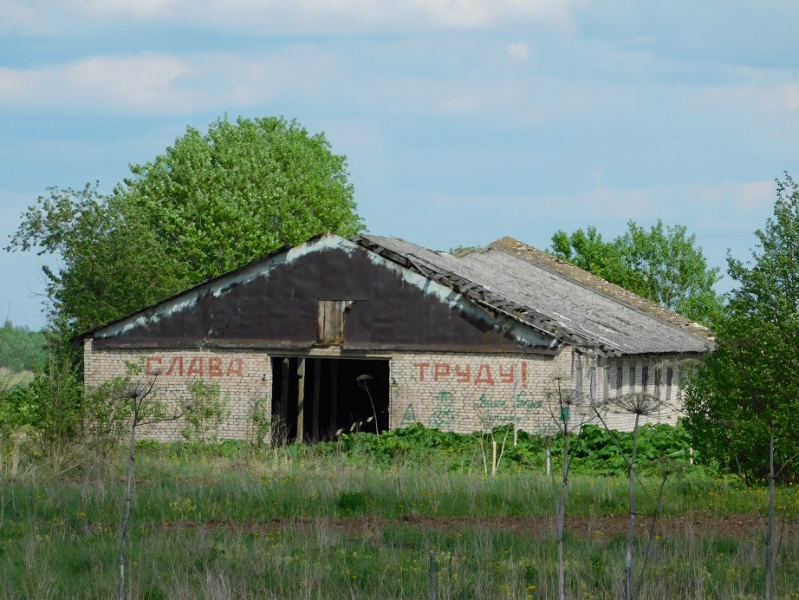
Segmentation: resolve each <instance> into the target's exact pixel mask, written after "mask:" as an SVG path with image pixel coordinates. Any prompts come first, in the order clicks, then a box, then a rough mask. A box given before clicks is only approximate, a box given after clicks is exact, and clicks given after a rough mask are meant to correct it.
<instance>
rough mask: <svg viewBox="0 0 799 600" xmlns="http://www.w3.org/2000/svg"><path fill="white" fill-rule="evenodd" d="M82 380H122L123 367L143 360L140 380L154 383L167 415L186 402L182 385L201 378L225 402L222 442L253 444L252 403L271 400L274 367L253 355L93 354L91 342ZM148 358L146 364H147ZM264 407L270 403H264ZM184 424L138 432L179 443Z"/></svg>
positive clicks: (95, 382)
mask: <svg viewBox="0 0 799 600" xmlns="http://www.w3.org/2000/svg"><path fill="white" fill-rule="evenodd" d="M83 352H84V378H85V382H86V385H87V386H90V387H94V386H98V385H100V384H101V383H102V382H103V381H106V380H108V379H112V378H113V377H124V376H125V375H126V374H127V372H128V369H127V364H126V363H127V362H134V363H135V362H138V361H140V360H143V361H144V365H145V368H146V369H148V370H149V372H150V375H147V374H146V373H145V374H143V375H142V378H148V379H149V378H150V377H152V376H153V375H154V374H155V373H159V374H158V376H157V379H156V392H157V397H158V398H159V399H160V400H162V401H164V402H165V403H166V404H167V406H169V407H170V409H171V410H177V409H179V407H180V406H182V405H183V400H185V399H186V398H187V397H188V391H187V389H186V384H187V383H189V382H190V381H191V380H197V379H202V380H203V381H205V382H206V383H217V384H219V391H220V394H221V396H222V397H227V398H228V409H229V411H230V413H229V415H228V418H227V419H226V421H225V422H224V423H223V424H222V426H221V427H220V428H219V431H218V432H217V433H218V436H219V438H220V439H252V437H253V435H254V428H253V419H252V416H253V403H254V401H255V400H256V399H257V398H263V397H268V396H271V388H272V367H271V364H270V358H269V355H268V354H266V353H265V352H257V351H252V352H250V351H242V350H236V351H213V352H211V351H183V350H147V349H137V350H95V351H93V350H92V348H91V340H86V341H85V343H84V349H83ZM148 359H149V360H148ZM267 406H269V404H268V403H267ZM184 427H185V422H183V419H180V420H178V421H173V422H168V423H158V424H154V425H151V426H145V427H142V430H141V437H142V438H144V439H154V440H158V441H173V440H178V439H181V431H182V430H183V428H184Z"/></svg>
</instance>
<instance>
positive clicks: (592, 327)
mask: <svg viewBox="0 0 799 600" xmlns="http://www.w3.org/2000/svg"><path fill="white" fill-rule="evenodd" d="M354 241H356V242H357V243H359V244H361V245H363V246H365V247H367V248H368V249H370V250H371V251H373V252H377V253H380V254H381V256H384V257H387V258H389V259H393V260H395V261H398V262H400V264H403V266H406V267H407V268H412V269H414V270H416V271H418V272H421V273H422V274H424V275H426V276H427V277H429V278H431V279H434V280H436V281H439V282H442V283H445V284H447V285H449V286H450V287H453V288H454V289H455V290H456V291H459V292H460V293H463V294H464V295H466V296H467V297H469V298H470V299H472V300H473V301H474V302H476V303H478V304H482V305H483V306H484V307H486V308H489V309H491V308H493V309H495V310H497V311H500V312H504V313H506V314H509V315H511V316H513V317H515V318H517V319H519V320H522V321H523V322H526V323H528V324H530V325H532V326H534V327H537V328H538V329H540V330H541V331H544V332H546V333H548V334H550V335H553V336H554V337H556V338H557V339H559V340H561V341H562V342H565V343H569V344H571V345H574V346H577V347H579V348H582V349H585V350H588V351H596V352H599V353H601V354H608V355H623V354H657V353H702V352H705V351H707V350H708V349H709V348H710V347H712V344H713V342H712V337H711V335H710V332H709V331H708V330H707V329H706V328H703V327H702V326H700V325H698V324H694V323H691V322H690V321H689V320H687V319H685V318H684V317H681V316H679V315H676V314H675V313H673V312H671V311H669V310H667V309H664V308H662V307H657V306H656V305H653V304H652V303H650V302H647V301H646V300H644V299H643V298H640V297H639V296H636V295H635V294H632V293H630V292H627V291H626V290H622V289H621V288H618V286H613V285H612V284H610V283H608V282H606V281H604V280H603V279H601V278H599V277H596V276H593V275H591V274H590V273H587V272H585V271H583V270H582V269H579V268H578V267H575V266H574V265H571V264H569V263H565V264H564V261H560V262H556V261H557V259H554V257H550V256H549V255H546V254H545V253H543V252H541V251H539V250H536V249H535V248H531V247H530V246H526V245H525V244H522V243H521V242H518V241H516V240H513V239H512V238H503V239H501V240H498V241H497V242H495V243H494V244H491V245H489V246H488V247H487V248H485V249H483V250H479V251H475V252H469V253H467V254H465V255H462V256H461V257H459V258H456V257H455V256H452V255H450V254H448V253H445V252H434V251H431V250H427V249H425V248H422V247H421V246H417V245H415V244H411V243H409V242H406V241H405V240H401V239H399V238H386V237H378V236H372V235H365V236H361V237H359V238H355V240H354Z"/></svg>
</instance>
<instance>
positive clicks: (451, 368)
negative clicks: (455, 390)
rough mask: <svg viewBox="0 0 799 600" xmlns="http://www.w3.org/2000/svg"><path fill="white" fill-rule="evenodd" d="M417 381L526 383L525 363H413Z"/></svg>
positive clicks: (488, 383) (481, 383)
mask: <svg viewBox="0 0 799 600" xmlns="http://www.w3.org/2000/svg"><path fill="white" fill-rule="evenodd" d="M413 367H414V369H416V375H417V376H418V379H419V381H434V382H436V381H444V382H446V381H451V382H455V383H471V384H474V385H489V386H493V385H497V384H509V383H510V384H521V385H522V386H526V385H527V363H526V362H522V363H521V364H519V365H516V364H508V365H493V366H492V365H489V364H485V363H484V364H481V365H477V366H475V365H468V364H467V365H463V364H458V363H443V362H442V363H429V362H419V363H413Z"/></svg>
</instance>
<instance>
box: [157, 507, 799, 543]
mask: <svg viewBox="0 0 799 600" xmlns="http://www.w3.org/2000/svg"><path fill="white" fill-rule="evenodd" d="M418 523H420V524H421V525H423V526H424V527H426V528H431V529H435V530H438V531H441V532H444V533H449V534H458V533H462V532H464V531H467V530H479V529H484V530H490V531H505V532H508V533H518V534H521V535H525V536H531V537H540V538H546V537H553V536H554V535H555V519H554V517H528V516H493V517H479V518H473V517H432V518H431V517H419V518H418ZM416 524H417V519H416V517H413V516H411V515H407V516H405V517H402V518H400V519H379V518H374V517H351V518H341V519H331V518H304V517H298V518H296V519H272V520H269V521H264V522H255V521H236V522H233V521H219V520H214V521H210V522H207V523H195V522H193V521H179V522H177V523H171V524H169V525H168V527H188V528H194V527H202V528H210V529H227V530H231V531H233V530H235V531H239V532H241V531H245V532H259V533H271V532H276V531H285V530H287V529H289V530H290V529H303V528H317V527H325V528H332V529H334V530H337V531H338V532H339V533H341V534H342V535H344V536H368V535H370V534H372V535H378V534H380V533H381V532H382V530H383V528H385V527H387V526H402V525H408V526H415V525H416ZM651 526H652V519H651V517H645V516H639V517H638V518H637V520H636V534H637V535H648V534H649V530H650V527H651ZM566 529H567V531H568V532H569V533H570V534H571V535H575V536H579V537H582V538H594V539H607V540H609V539H612V538H614V537H616V536H619V535H622V536H623V535H626V533H627V516H626V515H603V516H596V517H582V516H574V515H571V516H567V517H566ZM764 532H765V517H764V519H763V521H762V522H761V519H760V517H758V516H757V515H756V514H733V515H727V516H723V517H720V516H717V515H714V514H712V513H709V512H708V513H705V512H692V513H687V514H685V515H681V516H665V517H662V518H661V519H659V520H658V522H657V525H656V529H655V533H656V535H659V536H664V537H666V536H684V535H686V534H689V535H693V536H713V537H722V538H735V539H745V538H754V537H757V536H761V535H763V534H764ZM774 532H775V535H778V536H781V537H784V538H794V537H795V536H796V535H797V534H799V522H797V521H795V520H790V519H786V520H782V519H781V518H776V519H775V525H774Z"/></svg>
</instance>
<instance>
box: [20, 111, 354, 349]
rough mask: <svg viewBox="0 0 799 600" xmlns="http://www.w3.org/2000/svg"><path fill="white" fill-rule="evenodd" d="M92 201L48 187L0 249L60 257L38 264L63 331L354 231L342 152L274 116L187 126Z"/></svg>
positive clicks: (88, 190)
mask: <svg viewBox="0 0 799 600" xmlns="http://www.w3.org/2000/svg"><path fill="white" fill-rule="evenodd" d="M131 173H132V176H131V177H130V178H128V179H125V180H124V182H122V183H120V184H119V185H117V186H116V188H115V189H114V191H113V193H112V194H110V195H104V194H101V193H99V192H98V189H97V186H96V185H95V186H91V185H86V187H85V188H83V189H80V190H75V189H71V188H67V189H59V188H57V187H54V188H50V189H49V190H48V192H49V195H48V196H44V197H39V199H38V201H37V203H36V205H34V206H31V207H30V208H28V210H27V212H26V213H24V214H23V216H22V223H21V224H20V226H19V228H18V230H17V232H16V234H15V235H14V236H13V237H12V239H11V243H10V245H9V246H8V248H6V250H9V251H13V250H29V249H31V248H34V247H39V248H40V254H43V253H49V254H55V255H57V256H59V257H60V268H59V270H58V272H54V271H51V270H49V269H47V268H45V274H46V276H47V279H48V288H47V294H48V296H49V299H50V301H51V310H52V314H51V317H52V318H53V320H54V323H55V324H56V325H57V326H59V327H60V328H61V329H62V330H64V331H65V332H67V333H75V332H78V331H82V330H85V329H89V328H91V327H95V326H97V325H100V324H102V323H105V322H107V321H109V320H111V319H114V318H117V317H119V316H121V315H124V314H127V313H129V312H131V311H134V310H137V309H139V308H141V307H142V306H146V305H147V304H150V303H152V302H155V301H157V300H159V299H161V298H163V297H166V296H169V295H170V294H174V293H176V292H178V291H180V290H181V289H183V288H185V287H186V286H188V285H192V284H195V283H199V282H200V281H203V280H205V279H208V278H210V277H214V276H217V275H220V274H222V273H224V272H226V271H228V270H230V269H232V268H235V267H237V266H240V265H241V264H243V263H246V262H248V261H250V260H253V259H255V258H257V257H259V256H262V255H263V254H266V253H268V252H270V251H272V250H275V249H277V248H279V247H281V246H283V245H286V244H297V243H300V242H303V241H305V240H306V239H308V238H310V237H312V236H313V235H316V234H319V233H324V232H327V231H334V232H337V233H339V234H341V235H344V236H349V235H354V234H356V233H358V232H360V231H362V230H363V222H362V221H361V219H360V217H358V215H357V213H356V212H355V209H356V205H355V201H354V199H353V186H352V184H350V183H349V182H348V180H347V177H348V175H349V174H348V172H347V163H346V159H345V157H344V156H340V155H336V154H334V153H333V152H332V150H331V147H330V144H329V142H328V141H327V140H326V139H325V137H324V135H323V134H321V133H320V134H316V135H310V134H309V133H308V132H307V131H306V130H305V129H304V128H303V127H301V126H300V125H299V124H298V123H296V122H295V121H290V122H289V121H286V120H285V119H282V118H275V117H269V118H261V119H253V120H250V119H242V118H239V119H238V120H237V121H236V122H235V123H234V122H231V121H229V120H228V119H227V118H223V119H219V120H217V121H215V122H214V123H212V124H211V125H210V127H209V130H208V132H207V133H206V134H202V133H201V132H200V131H198V130H196V129H194V128H192V127H189V128H188V129H187V131H186V134H185V135H184V136H183V137H180V138H178V139H177V140H176V141H175V144H174V145H173V146H171V147H169V148H167V150H166V152H165V153H164V154H163V155H159V156H157V157H156V158H155V160H154V161H152V162H148V163H146V164H143V165H131Z"/></svg>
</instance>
